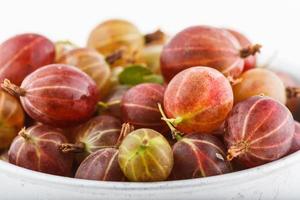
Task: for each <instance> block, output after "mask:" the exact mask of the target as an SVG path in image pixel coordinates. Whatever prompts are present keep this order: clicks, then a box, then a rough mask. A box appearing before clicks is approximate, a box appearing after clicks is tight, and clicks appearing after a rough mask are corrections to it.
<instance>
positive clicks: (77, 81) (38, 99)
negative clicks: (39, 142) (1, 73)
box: [20, 64, 98, 127]
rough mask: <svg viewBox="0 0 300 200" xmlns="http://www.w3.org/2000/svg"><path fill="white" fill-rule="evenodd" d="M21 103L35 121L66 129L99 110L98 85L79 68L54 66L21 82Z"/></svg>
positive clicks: (32, 74) (42, 69)
mask: <svg viewBox="0 0 300 200" xmlns="http://www.w3.org/2000/svg"><path fill="white" fill-rule="evenodd" d="M21 90H23V91H24V92H23V94H20V99H21V103H22V105H23V108H24V110H25V111H26V113H27V114H28V115H29V116H30V117H32V118H33V119H35V120H36V121H39V122H42V123H44V124H48V125H52V126H55V127H67V126H72V125H76V124H78V123H80V122H84V121H86V120H88V119H89V118H90V117H91V116H92V114H93V113H94V111H95V109H96V104H97V101H98V91H97V87H96V84H95V82H94V81H93V80H92V79H91V78H90V77H89V76H88V75H86V74H85V73H83V72H82V71H80V70H79V69H77V68H75V67H72V66H68V65H63V64H53V65H47V66H44V67H42V68H40V69H38V70H36V71H35V72H33V73H31V74H30V75H29V76H27V77H26V78H25V80H24V81H23V82H22V85H21Z"/></svg>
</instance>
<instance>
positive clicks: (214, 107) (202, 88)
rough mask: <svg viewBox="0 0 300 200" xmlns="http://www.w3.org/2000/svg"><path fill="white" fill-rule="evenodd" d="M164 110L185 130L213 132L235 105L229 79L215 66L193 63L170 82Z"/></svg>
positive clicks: (178, 126) (180, 128) (180, 129)
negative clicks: (194, 64)
mask: <svg viewBox="0 0 300 200" xmlns="http://www.w3.org/2000/svg"><path fill="white" fill-rule="evenodd" d="M163 105H164V111H165V113H166V115H167V117H168V118H173V119H175V120H176V121H179V123H177V124H175V126H176V128H177V129H178V130H179V131H181V132H183V133H185V134H190V133H212V132H213V131H214V130H216V129H218V128H219V127H220V126H221V125H222V123H223V122H224V120H225V119H226V117H227V115H228V113H229V112H230V110H231V109H232V106H233V93H232V89H231V85H230V83H229V81H228V80H227V79H226V78H225V77H224V75H223V74H221V73H220V72H218V71H217V70H215V69H213V68H208V67H192V68H189V69H186V70H184V71H182V72H180V73H179V74H177V75H176V76H175V77H174V78H173V79H172V80H171V82H170V83H169V85H168V86H167V89H166V91H165V95H164V104H163Z"/></svg>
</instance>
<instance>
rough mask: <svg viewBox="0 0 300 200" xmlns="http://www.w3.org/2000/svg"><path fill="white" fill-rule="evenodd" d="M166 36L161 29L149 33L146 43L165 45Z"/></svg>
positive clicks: (146, 36)
mask: <svg viewBox="0 0 300 200" xmlns="http://www.w3.org/2000/svg"><path fill="white" fill-rule="evenodd" d="M165 37H166V36H165V34H164V32H162V31H161V30H160V29H158V30H156V31H155V32H153V33H148V34H146V35H145V36H144V38H145V43H146V44H151V43H163V42H164V41H165Z"/></svg>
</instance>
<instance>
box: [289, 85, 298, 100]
mask: <svg viewBox="0 0 300 200" xmlns="http://www.w3.org/2000/svg"><path fill="white" fill-rule="evenodd" d="M286 96H287V98H288V99H292V98H299V97H300V88H299V87H287V88H286Z"/></svg>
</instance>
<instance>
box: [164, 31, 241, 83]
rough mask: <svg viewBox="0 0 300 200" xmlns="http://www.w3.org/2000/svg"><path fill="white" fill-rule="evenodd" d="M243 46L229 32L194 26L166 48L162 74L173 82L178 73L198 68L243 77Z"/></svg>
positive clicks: (176, 37) (177, 35) (179, 35)
mask: <svg viewBox="0 0 300 200" xmlns="http://www.w3.org/2000/svg"><path fill="white" fill-rule="evenodd" d="M240 50H241V45H240V43H239V42H238V40H237V39H236V38H235V37H234V36H233V35H232V34H231V33H229V32H228V31H226V30H223V29H218V28H214V27H210V26H192V27H189V28H186V29H184V30H183V31H181V32H179V33H177V34H176V35H175V36H174V37H173V38H172V39H171V40H170V41H169V43H167V45H165V47H164V49H163V51H162V54H161V58H160V65H161V72H162V75H163V76H164V78H165V80H166V81H167V82H169V81H170V80H171V79H172V78H173V77H174V76H175V75H176V74H177V73H179V72H181V71H182V70H184V69H187V68H189V67H194V66H208V67H212V68H215V69H217V70H219V71H220V72H222V73H223V74H225V75H226V76H233V77H237V76H239V75H240V74H241V73H242V71H243V67H244V59H243V58H242V57H241V56H240V53H239V51H240Z"/></svg>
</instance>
